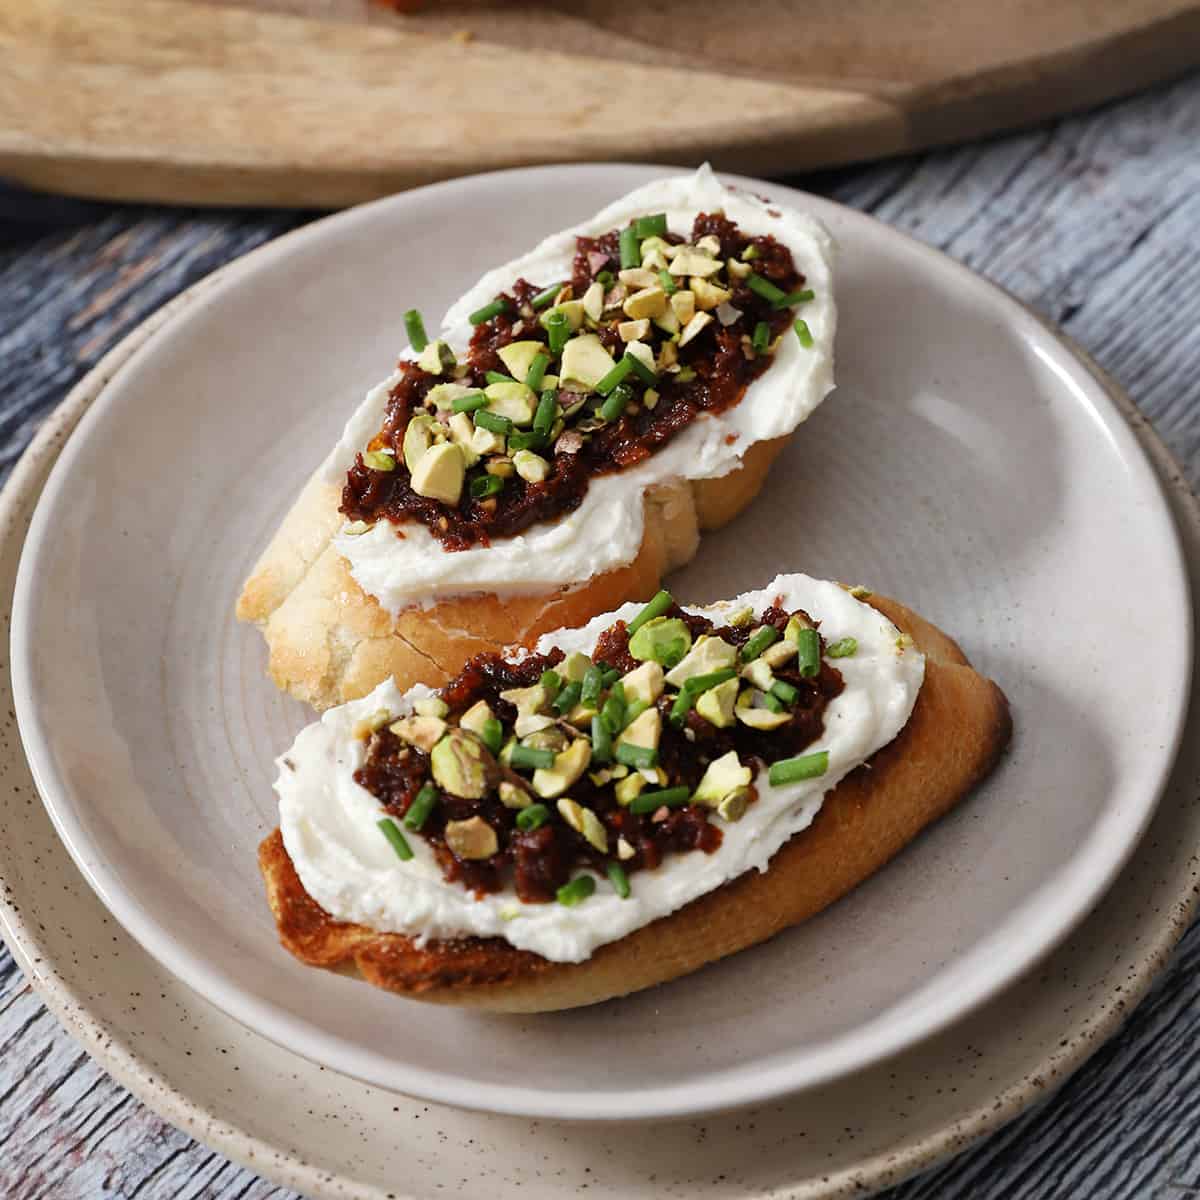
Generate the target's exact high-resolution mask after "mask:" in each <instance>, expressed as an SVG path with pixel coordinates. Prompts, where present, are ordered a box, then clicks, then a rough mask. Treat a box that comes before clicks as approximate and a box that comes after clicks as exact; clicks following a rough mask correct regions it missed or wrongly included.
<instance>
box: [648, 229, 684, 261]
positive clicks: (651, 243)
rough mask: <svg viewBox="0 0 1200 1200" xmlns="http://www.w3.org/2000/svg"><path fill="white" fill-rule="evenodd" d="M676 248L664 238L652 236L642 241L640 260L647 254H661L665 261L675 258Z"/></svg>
mask: <svg viewBox="0 0 1200 1200" xmlns="http://www.w3.org/2000/svg"><path fill="white" fill-rule="evenodd" d="M677 249H678V247H676V246H673V245H672V244H671V243H670V242H668V241H667V240H666V238H660V237H659V236H658V235H657V234H652V235H651V236H650V237H648V238H643V239H642V258H643V259H645V257H646V255H648V254H661V255H662V256H663V258H665V259H668V260H669V259H672V258H674V257H675V251H676V250H677Z"/></svg>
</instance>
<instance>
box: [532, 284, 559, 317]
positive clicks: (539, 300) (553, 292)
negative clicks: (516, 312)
mask: <svg viewBox="0 0 1200 1200" xmlns="http://www.w3.org/2000/svg"><path fill="white" fill-rule="evenodd" d="M564 287H566V284H565V283H552V284H551V285H550V286H549V287H548V288H544V289H543V290H542V291H540V292H538V294H537V295H536V296H534V298H533V299H532V300H530V302H529V303H530V304H531V305H532V306H533V311H534V312H541V311H542V309H543V308H549V307H550V305H552V304H553V303H554V297H555V296H557V295H558V293H559V292H561V291H562V290H563V288H564Z"/></svg>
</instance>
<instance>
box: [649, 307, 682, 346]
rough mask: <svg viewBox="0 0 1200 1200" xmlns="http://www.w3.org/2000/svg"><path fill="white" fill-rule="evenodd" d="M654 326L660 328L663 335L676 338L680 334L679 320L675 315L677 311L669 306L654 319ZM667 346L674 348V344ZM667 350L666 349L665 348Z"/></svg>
mask: <svg viewBox="0 0 1200 1200" xmlns="http://www.w3.org/2000/svg"><path fill="white" fill-rule="evenodd" d="M654 324H655V325H657V326H658V328H659V329H661V330H662V331H663V333H665V334H667V336H668V337H674V336H675V334H677V333H678V332H679V329H680V325H679V318H678V317H677V316H676V315H675V310H674V309H673V308H672V307H671V306H670V305H669V304H668V305H667V307H666V308H664V309H663V310H662V312H661V313H659V314H658V316H657V317H655V318H654ZM666 345H667V346H672V347H673V346H674V343H672V342H667V343H666ZM664 348H665V347H664Z"/></svg>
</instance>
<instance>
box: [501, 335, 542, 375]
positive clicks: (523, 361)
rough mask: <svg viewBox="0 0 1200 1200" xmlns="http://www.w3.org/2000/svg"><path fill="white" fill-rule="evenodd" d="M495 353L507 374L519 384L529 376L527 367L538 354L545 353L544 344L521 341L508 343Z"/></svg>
mask: <svg viewBox="0 0 1200 1200" xmlns="http://www.w3.org/2000/svg"><path fill="white" fill-rule="evenodd" d="M496 353H497V354H498V355H499V357H500V361H501V362H502V363H503V364H504V365H505V366H506V367H507V368H508V373H509V374H510V375H511V376H512V377H513V379H515V380H517V381H518V382H519V383H520V382H524V380H525V376H526V375H528V374H529V367H530V365H531V364H532V362H533V360H534V359H535V358H537V356H538V355H539V354H545V353H546V344H545V342H535V341H521V342H509V343H508V345H507V346H501V347H500V349H499V350H497V351H496Z"/></svg>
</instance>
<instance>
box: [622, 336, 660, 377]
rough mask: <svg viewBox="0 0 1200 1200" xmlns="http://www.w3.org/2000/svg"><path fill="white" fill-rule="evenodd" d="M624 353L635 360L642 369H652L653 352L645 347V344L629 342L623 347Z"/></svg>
mask: <svg viewBox="0 0 1200 1200" xmlns="http://www.w3.org/2000/svg"><path fill="white" fill-rule="evenodd" d="M625 353H626V354H628V355H630V357H632V358H636V359H637V360H638V362H640V363H641V364H642V365H643V366H644V367H648V368H649V369H650V370H651V371H653V370H654V369H655V367H654V351H653V350H652V349H651V348H650V347H649V346H647V345H646V343H645V342H630V343H629V345H627V346H626V347H625Z"/></svg>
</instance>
